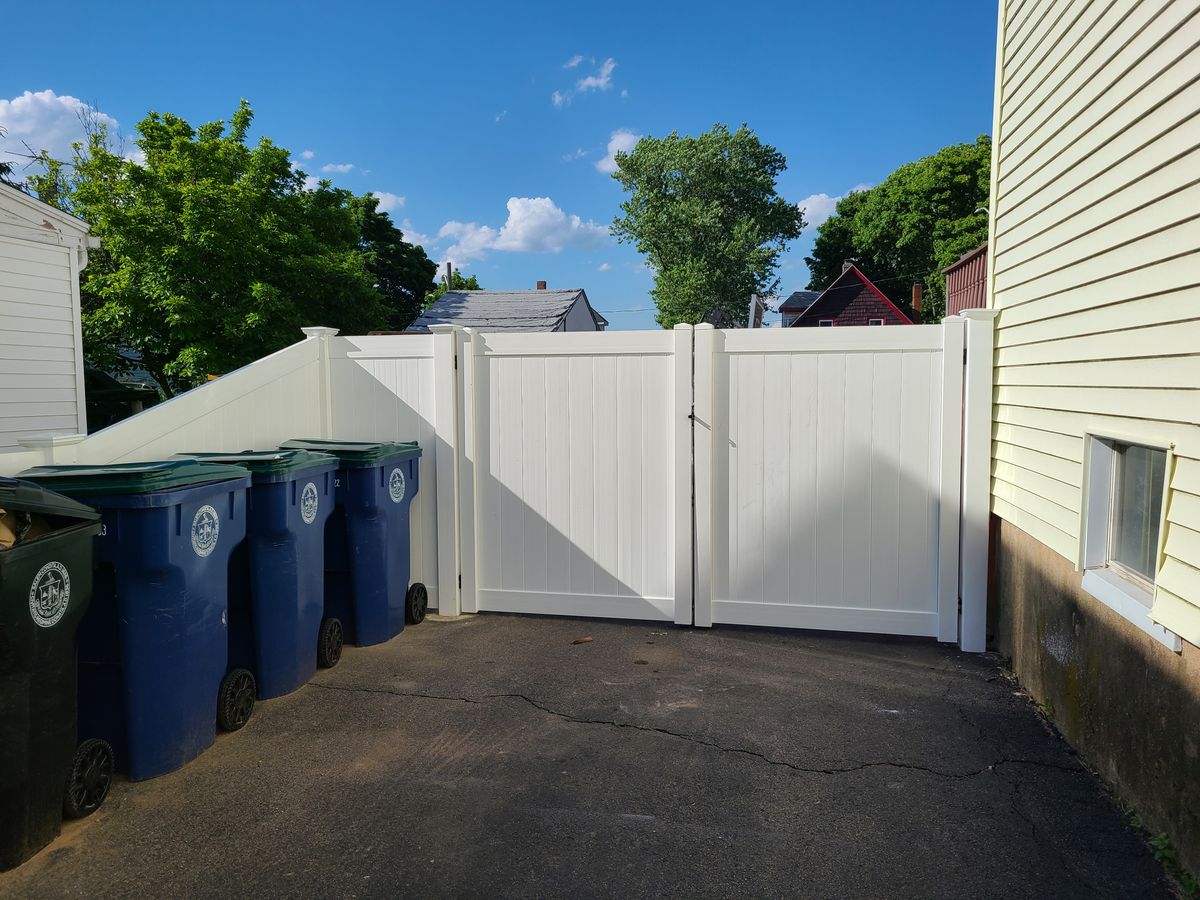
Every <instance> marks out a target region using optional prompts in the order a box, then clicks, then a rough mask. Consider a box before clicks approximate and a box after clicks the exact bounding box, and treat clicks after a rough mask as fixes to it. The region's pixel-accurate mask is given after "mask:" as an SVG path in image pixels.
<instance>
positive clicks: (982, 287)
mask: <svg viewBox="0 0 1200 900" xmlns="http://www.w3.org/2000/svg"><path fill="white" fill-rule="evenodd" d="M987 260H988V245H987V244H984V245H983V246H981V247H976V248H975V249H974V250H972V251H970V252H969V253H964V254H963V255H962V256H960V257H959V258H958V259H957V260H955V261H954V262H952V263H951V264H950V265H948V266H946V268H944V269H942V274H943V275H945V276H946V315H948V316H957V315H958V314H959V313H960V312H962V311H963V310H964V309H984V308H985V307H987V272H988V268H987Z"/></svg>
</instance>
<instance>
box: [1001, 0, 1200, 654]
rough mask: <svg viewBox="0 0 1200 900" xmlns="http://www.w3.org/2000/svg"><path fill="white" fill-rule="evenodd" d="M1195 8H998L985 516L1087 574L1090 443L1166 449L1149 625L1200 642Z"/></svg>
mask: <svg viewBox="0 0 1200 900" xmlns="http://www.w3.org/2000/svg"><path fill="white" fill-rule="evenodd" d="M1198 42H1200V9H1198V8H1197V6H1196V4H1195V3H1194V2H1168V0H1148V2H1141V3H1137V2H1132V0H1118V2H1115V3H1109V4H1085V3H1073V2H1067V0H1058V2H1046V3H1034V2H1019V0H1013V2H1007V3H1003V4H1002V6H1001V22H1000V41H999V46H1000V58H999V60H998V65H997V111H996V127H995V129H994V136H995V138H996V140H995V144H994V148H993V153H994V157H993V200H992V216H993V221H992V230H993V231H992V235H991V248H992V249H991V263H990V264H991V266H992V267H993V270H992V274H993V295H992V305H993V307H994V308H995V309H996V310H998V318H997V332H996V347H997V349H996V355H995V362H996V369H995V416H994V418H995V422H994V430H993V438H994V446H993V464H992V486H993V491H992V494H993V499H992V509H993V511H994V512H995V513H996V514H997V515H998V516H1000V517H1001V518H1003V519H1005V520H1007V521H1008V522H1011V523H1012V524H1013V525H1015V526H1016V527H1018V528H1020V529H1022V530H1023V531H1025V532H1027V533H1028V534H1030V535H1031V536H1033V537H1034V538H1036V539H1037V540H1039V541H1041V542H1042V543H1043V544H1045V545H1047V546H1049V547H1051V548H1053V549H1054V550H1055V551H1057V552H1058V553H1060V554H1061V555H1062V556H1064V557H1066V558H1068V559H1070V560H1072V561H1076V560H1078V558H1079V538H1080V518H1081V500H1082V485H1083V455H1084V440H1083V435H1084V434H1085V433H1101V434H1104V433H1109V434H1113V435H1116V436H1119V437H1125V438H1129V439H1134V440H1144V441H1146V442H1149V443H1154V444H1164V443H1168V442H1170V443H1173V444H1174V453H1175V456H1176V464H1175V468H1174V472H1173V473H1172V474H1171V476H1170V486H1169V491H1168V497H1167V515H1166V519H1167V533H1166V538H1165V558H1164V560H1163V563H1162V566H1161V569H1160V571H1159V576H1158V587H1157V596H1156V601H1155V617H1156V618H1159V619H1160V621H1164V622H1166V621H1167V620H1169V621H1170V622H1172V623H1175V624H1176V625H1177V627H1181V628H1184V629H1190V636H1191V638H1192V639H1193V640H1194V639H1196V638H1197V636H1200V424H1198V423H1200V352H1198V351H1200V284H1198V283H1197V280H1198V279H1197V272H1198V271H1200V219H1198V218H1197V210H1200V185H1198V184H1197V182H1196V175H1197V172H1198V171H1200V82H1197V81H1196V73H1197V72H1198V71H1200V49H1198Z"/></svg>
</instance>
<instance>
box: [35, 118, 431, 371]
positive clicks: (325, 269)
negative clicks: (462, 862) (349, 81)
mask: <svg viewBox="0 0 1200 900" xmlns="http://www.w3.org/2000/svg"><path fill="white" fill-rule="evenodd" d="M252 118H253V113H252V111H251V109H250V106H249V104H248V103H246V102H245V101H242V103H241V104H240V105H239V107H238V109H237V111H236V112H235V113H234V115H233V117H232V118H231V119H230V121H229V122H228V123H226V122H223V121H216V122H209V123H207V124H205V125H201V126H199V127H198V128H195V127H193V126H192V125H190V124H189V123H188V122H186V121H185V120H183V119H181V118H179V117H178V116H174V115H171V114H170V113H166V114H159V113H154V112H152V113H150V114H149V115H148V116H147V117H146V118H145V119H143V120H142V121H141V122H140V123H139V124H138V127H137V136H136V138H135V143H136V145H137V147H138V148H139V149H140V151H141V154H142V156H143V158H142V159H141V160H140V161H134V160H132V159H130V158H126V157H125V156H123V155H120V154H119V153H118V152H116V151H115V150H114V149H113V146H112V145H111V143H110V141H109V135H108V132H107V131H106V129H105V128H104V127H103V126H102V125H100V126H95V127H93V128H92V129H90V132H89V135H88V140H87V142H86V144H77V145H76V147H75V157H74V160H73V161H72V163H71V164H70V165H63V164H61V163H59V162H56V161H53V160H50V159H49V158H48V157H45V156H44V155H43V156H44V161H45V162H46V167H45V172H44V174H41V175H35V176H33V177H32V178H30V179H29V181H30V183H31V186H32V187H33V189H34V190H36V191H37V192H38V194H39V196H40V197H42V199H44V200H47V201H48V202H53V203H56V204H57V205H59V206H60V207H62V208H63V209H66V210H67V211H69V212H71V213H74V214H75V215H77V216H79V217H80V218H82V219H83V220H84V221H86V222H88V223H89V224H90V225H91V226H92V234H93V235H96V236H97V237H99V238H100V241H101V244H100V248H99V249H98V250H95V251H93V252H92V253H91V254H90V257H89V264H88V267H87V269H85V270H84V272H83V277H82V283H81V295H82V296H81V300H82V310H83V316H82V318H83V334H84V349H85V353H86V354H87V355H88V357H89V359H90V361H92V362H93V363H94V364H96V365H99V366H101V367H104V368H107V369H110V370H112V369H120V368H123V367H126V366H127V365H128V362H127V360H126V359H125V355H124V354H125V353H126V352H127V351H130V350H132V351H134V352H135V353H136V354H137V355H138V356H139V357H140V359H141V362H142V365H144V366H145V368H146V369H147V370H148V371H149V372H150V374H151V375H153V376H154V378H155V379H156V380H157V381H158V382H159V384H160V386H161V387H162V388H163V390H164V391H165V392H166V393H168V394H170V393H173V392H174V391H176V390H178V389H181V388H186V387H189V386H191V385H194V384H198V383H200V382H201V381H203V380H204V379H205V378H206V377H207V376H208V375H209V374H220V373H224V372H227V371H229V370H230V369H233V368H236V367H238V366H241V365H244V364H246V363H248V362H250V361H252V360H254V359H257V358H259V357H261V356H263V355H265V354H267V353H271V352H273V351H275V350H278V349H279V348H281V347H283V346H286V345H287V344H290V343H292V342H293V341H295V340H296V338H297V335H298V329H299V328H300V327H301V326H304V325H312V324H324V325H332V326H335V327H337V328H341V329H342V330H343V331H347V332H351V333H361V332H364V331H367V330H370V329H374V328H380V327H383V326H384V325H386V324H387V323H388V319H389V317H390V316H391V315H392V314H393V313H396V314H397V316H399V317H402V315H403V314H405V309H406V308H405V307H403V302H402V300H401V299H397V298H401V297H402V295H403V291H404V289H405V288H407V289H408V290H410V291H416V292H422V291H423V289H424V287H425V285H424V283H422V282H420V280H419V279H417V278H416V276H415V275H414V276H413V280H412V282H411V284H409V282H408V281H406V280H405V279H406V278H407V277H408V275H397V274H396V271H395V270H396V269H397V268H403V267H402V266H399V264H398V262H397V257H398V255H400V254H401V251H402V250H403V248H404V247H407V246H408V245H404V244H403V242H402V241H401V240H400V233H399V232H398V231H395V230H394V228H393V229H392V231H388V230H387V229H385V228H384V227H383V224H382V223H381V222H380V221H378V219H377V218H376V216H377V215H378V214H377V213H376V210H375V207H374V205H373V204H371V203H369V202H368V201H365V200H363V199H362V198H356V197H354V196H353V195H352V194H351V193H350V192H348V191H344V190H338V189H334V188H332V187H331V186H330V185H329V183H328V182H322V183H321V184H320V185H319V187H318V188H317V189H316V190H305V189H304V177H305V176H304V173H302V172H299V171H295V170H293V168H292V166H291V163H290V162H289V160H288V152H287V151H286V150H284V149H283V148H281V147H278V146H276V145H275V144H273V143H272V142H271V141H270V140H269V139H267V138H262V139H261V140H259V141H258V143H257V144H255V145H253V146H251V145H250V143H249V142H248V140H247V133H248V131H249V128H250V123H251V120H252ZM393 232H394V233H393ZM414 256H415V254H414ZM420 257H422V258H423V257H424V253H423V251H422V253H421V254H420ZM414 267H415V268H416V269H417V270H418V271H419V269H420V259H419V258H418V259H416V261H415V263H414ZM377 286H378V287H377ZM410 305H411V304H410Z"/></svg>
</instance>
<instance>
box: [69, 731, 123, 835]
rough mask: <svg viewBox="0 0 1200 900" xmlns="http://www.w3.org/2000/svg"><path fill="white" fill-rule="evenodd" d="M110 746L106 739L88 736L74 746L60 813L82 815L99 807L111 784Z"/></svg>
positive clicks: (75, 817)
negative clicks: (73, 754) (77, 745)
mask: <svg viewBox="0 0 1200 900" xmlns="http://www.w3.org/2000/svg"><path fill="white" fill-rule="evenodd" d="M112 777H113V749H112V747H110V746H109V745H108V742H107V741H102V740H100V739H98V738H88V740H86V741H84V742H83V743H82V744H80V745H79V747H78V748H76V750H75V756H74V757H73V758H72V759H71V771H70V773H69V774H68V775H67V789H66V791H65V792H64V793H63V815H65V816H66V817H67V818H69V819H82V818H83V817H84V816H90V815H91V814H92V813H94V812H95V811H96V810H98V809H99V808H100V804H102V803H103V802H104V798H105V797H107V796H108V789H109V788H110V787H111V786H112Z"/></svg>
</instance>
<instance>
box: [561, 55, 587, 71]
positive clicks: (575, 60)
mask: <svg viewBox="0 0 1200 900" xmlns="http://www.w3.org/2000/svg"><path fill="white" fill-rule="evenodd" d="M581 62H583V57H582V56H580V55H579V54H578V53H576V54H575V55H574V56H572V57H571V58H570V59H568V60H567V61H566V62H565V63H563V68H564V69H573V68H575V67H576V66H577V65H579V64H580V63H581Z"/></svg>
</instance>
